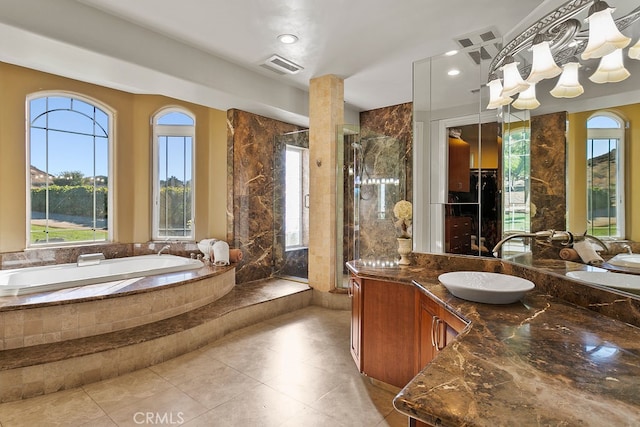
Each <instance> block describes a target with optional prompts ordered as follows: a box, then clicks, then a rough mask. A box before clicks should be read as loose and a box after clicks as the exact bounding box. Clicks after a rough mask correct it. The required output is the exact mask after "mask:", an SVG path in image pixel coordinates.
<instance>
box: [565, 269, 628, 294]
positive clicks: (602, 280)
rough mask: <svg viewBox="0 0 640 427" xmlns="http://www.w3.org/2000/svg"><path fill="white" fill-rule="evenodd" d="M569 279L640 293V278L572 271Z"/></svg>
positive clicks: (569, 273)
mask: <svg viewBox="0 0 640 427" xmlns="http://www.w3.org/2000/svg"><path fill="white" fill-rule="evenodd" d="M566 275H567V277H572V278H574V279H578V280H582V281H583V282H589V283H595V284H596V285H604V286H609V287H611V288H616V289H620V290H625V291H635V292H637V291H640V276H636V275H634V274H624V273H610V272H608V271H570V272H568V273H566Z"/></svg>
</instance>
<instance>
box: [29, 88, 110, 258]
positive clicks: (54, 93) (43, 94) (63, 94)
mask: <svg viewBox="0 0 640 427" xmlns="http://www.w3.org/2000/svg"><path fill="white" fill-rule="evenodd" d="M47 97H49V98H51V97H59V98H72V99H76V100H78V101H81V102H84V103H86V104H90V105H92V106H93V107H95V108H98V109H99V110H101V111H102V112H103V113H105V114H106V115H107V117H108V119H109V123H108V126H107V132H108V135H107V156H108V159H107V171H108V172H107V173H108V174H109V176H108V180H107V203H108V206H107V238H106V240H104V241H102V240H87V241H75V242H57V241H56V242H46V243H32V242H31V221H32V212H31V102H32V101H34V100H36V99H39V98H47ZM116 117H117V115H116V111H115V110H114V109H113V108H111V107H110V106H109V105H107V104H105V103H104V102H102V101H100V100H98V99H96V98H93V97H90V96H87V95H84V94H81V93H77V92H72V91H64V90H46V91H38V92H33V93H30V94H28V95H27V96H26V97H25V157H26V159H25V160H26V161H25V166H26V168H25V169H26V176H25V178H26V185H25V187H26V192H27V197H26V214H27V215H26V230H25V231H26V235H25V247H27V248H43V247H51V246H80V245H87V244H96V243H103V242H105V243H108V242H113V241H114V237H113V236H114V227H113V224H114V219H113V217H114V215H113V213H114V212H115V209H114V194H113V193H114V191H113V188H114V185H115V184H114V182H115V175H114V171H115V167H114V161H113V159H114V151H115V149H114V147H115V144H116V133H115V129H116ZM94 214H95V212H94Z"/></svg>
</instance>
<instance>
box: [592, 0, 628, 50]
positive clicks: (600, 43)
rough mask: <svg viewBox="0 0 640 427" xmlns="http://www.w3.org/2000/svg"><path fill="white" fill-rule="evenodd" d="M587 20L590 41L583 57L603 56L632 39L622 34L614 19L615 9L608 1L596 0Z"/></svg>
mask: <svg viewBox="0 0 640 427" xmlns="http://www.w3.org/2000/svg"><path fill="white" fill-rule="evenodd" d="M592 9H593V10H595V11H594V12H593V13H590V14H589V16H588V17H587V19H586V21H587V22H588V23H589V41H588V42H587V47H586V48H585V50H584V52H582V59H591V58H602V57H603V56H606V55H608V54H610V53H611V52H613V51H614V50H616V49H623V48H624V47H626V46H627V45H628V44H629V43H630V42H631V39H630V38H629V37H626V36H625V35H624V34H622V33H621V32H620V31H619V30H618V27H616V23H615V22H614V21H613V17H612V16H611V13H612V12H613V11H614V10H615V9H614V8H611V7H609V5H607V3H606V2H603V1H596V2H595V3H594V4H593V6H591V9H590V10H589V11H590V12H591V10H592Z"/></svg>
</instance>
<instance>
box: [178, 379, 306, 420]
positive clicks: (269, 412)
mask: <svg viewBox="0 0 640 427" xmlns="http://www.w3.org/2000/svg"><path fill="white" fill-rule="evenodd" d="M304 407H305V405H303V404H302V403H300V402H298V401H296V400H295V399H292V398H290V397H288V396H285V395H284V394H282V393H280V392H279V391H276V390H273V389H272V388H270V387H267V386H265V385H260V386H258V387H256V388H254V389H253V390H251V391H250V392H248V393H243V394H242V395H240V396H236V397H235V398H233V399H231V400H230V401H228V402H225V403H223V404H222V405H220V406H218V407H216V408H214V409H211V410H210V411H208V412H207V413H205V414H204V415H201V416H199V417H198V418H196V419H194V420H193V421H191V422H189V423H187V424H185V426H187V427H199V426H206V427H216V426H221V427H233V426H239V427H240V426H251V427H258V426H279V425H281V424H282V423H284V422H286V421H287V420H288V419H290V418H291V417H293V416H294V415H296V414H297V413H299V412H300V411H301V410H302V409H303V408H304Z"/></svg>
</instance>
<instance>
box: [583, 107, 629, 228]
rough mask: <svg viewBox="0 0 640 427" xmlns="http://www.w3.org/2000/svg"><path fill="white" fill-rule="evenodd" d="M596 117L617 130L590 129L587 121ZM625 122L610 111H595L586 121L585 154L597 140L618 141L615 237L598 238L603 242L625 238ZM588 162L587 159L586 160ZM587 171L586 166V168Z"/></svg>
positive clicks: (587, 197)
mask: <svg viewBox="0 0 640 427" xmlns="http://www.w3.org/2000/svg"><path fill="white" fill-rule="evenodd" d="M596 117H607V118H609V119H611V120H613V121H615V122H616V123H618V125H619V126H618V127H617V128H590V127H589V121H590V120H592V119H594V118H596ZM626 126H627V121H626V120H625V119H624V118H623V117H621V116H620V115H618V114H616V113H613V112H610V111H596V112H595V113H593V114H591V115H590V116H589V117H588V118H587V120H586V127H587V141H586V144H587V147H586V149H587V150H586V152H587V153H588V152H589V147H588V144H589V142H590V141H592V140H597V139H608V140H612V139H616V140H617V141H618V147H617V149H616V157H617V158H616V190H617V191H616V195H617V200H616V234H617V235H616V236H598V237H599V238H601V239H603V240H624V239H625V238H626V196H625V190H626V188H625V186H626V178H625V166H626V164H625V163H626V162H625V151H626V149H625V135H626ZM586 162H588V158H587V159H586ZM586 168H587V169H586V171H588V165H587V166H586ZM586 200H587V206H586V209H587V215H588V214H589V205H588V200H589V188H588V187H587V195H586Z"/></svg>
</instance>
